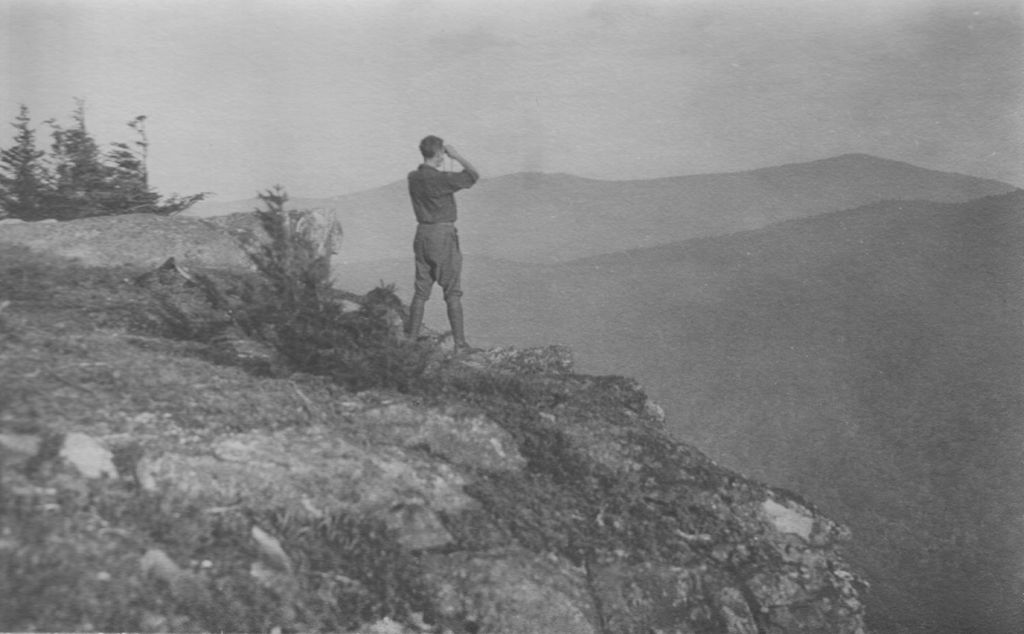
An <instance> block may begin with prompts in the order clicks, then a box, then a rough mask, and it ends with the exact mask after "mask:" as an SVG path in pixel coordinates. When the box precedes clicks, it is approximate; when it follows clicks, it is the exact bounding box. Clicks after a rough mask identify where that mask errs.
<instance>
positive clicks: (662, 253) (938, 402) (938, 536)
mask: <svg viewBox="0 0 1024 634" xmlns="http://www.w3.org/2000/svg"><path fill="white" fill-rule="evenodd" d="M480 265H481V266H480V269H481V270H479V271H477V275H478V276H480V277H479V278H478V279H480V280H485V279H486V278H487V275H488V272H487V266H486V262H481V263H480ZM472 266H473V265H472V262H469V263H468V264H467V270H471V267H472ZM518 273H519V274H520V275H521V276H522V277H517V276H516V275H511V274H508V273H505V274H504V275H503V277H501V278H494V279H496V280H497V279H500V283H498V282H496V283H495V285H496V286H497V288H489V287H487V285H486V284H485V283H484V282H483V281H481V282H480V283H479V284H478V285H477V286H475V287H474V286H473V285H469V284H467V288H468V289H469V290H468V292H467V302H466V304H467V315H468V317H467V319H468V320H469V321H470V323H471V324H472V328H471V332H473V331H474V330H475V331H476V333H478V335H477V336H478V337H479V338H481V340H483V341H487V342H492V343H501V342H505V341H512V340H518V341H523V342H537V343H540V342H545V341H551V340H556V341H564V342H566V343H568V344H570V345H572V346H573V347H574V349H575V350H576V351H577V352H578V357H579V360H580V364H581V366H582V367H584V368H586V369H587V370H588V371H602V370H603V369H605V368H609V367H615V368H619V369H621V371H623V372H624V373H626V374H629V375H633V376H637V377H640V378H641V380H642V381H643V382H644V383H645V384H646V385H648V386H650V389H651V391H652V393H653V394H654V395H655V397H656V398H658V400H659V401H661V402H662V403H664V404H665V406H666V409H667V411H668V412H669V413H670V418H672V419H673V420H674V421H675V426H674V427H673V431H674V432H675V433H676V434H677V435H679V437H682V438H686V439H688V440H690V441H692V442H695V443H696V444H698V446H701V447H703V448H705V449H706V450H708V451H709V453H710V454H711V455H712V456H713V457H715V458H716V459H718V460H720V461H722V462H723V463H724V464H727V465H731V466H733V467H735V468H738V469H741V470H743V471H744V472H745V473H747V474H750V475H753V476H755V477H758V478H762V479H765V480H767V481H769V482H772V483H776V484H779V485H783V486H787V487H791V488H793V489H796V490H798V491H802V492H806V493H808V494H809V495H811V497H812V498H813V499H815V500H818V501H819V502H821V503H822V504H823V505H824V507H825V508H826V509H828V510H829V511H830V512H833V513H835V514H836V515H837V516H838V517H839V518H841V519H842V520H844V521H846V522H849V523H850V525H851V526H852V527H853V528H854V534H855V535H856V536H857V539H856V540H855V544H854V551H853V553H854V554H853V559H854V561H855V562H856V563H858V564H860V565H863V566H864V567H865V568H866V569H867V570H868V571H869V573H870V576H871V578H872V579H873V581H874V590H873V592H872V594H871V595H870V597H869V606H870V611H869V614H872V615H873V616H874V617H875V624H876V626H879V627H880V630H881V631H892V632H901V631H907V632H916V631H921V632H924V631H927V632H945V631H948V632H959V631H985V632H1015V631H1019V627H1018V626H1019V625H1020V624H1021V623H1022V618H1024V615H1022V614H1021V611H1020V602H1019V596H1020V592H1021V591H1024V566H1022V565H1021V564H1020V559H1019V556H1018V555H1019V553H1020V552H1024V521H1022V519H1021V518H1022V517H1024V494H1022V493H1021V491H1024V469H1022V468H1021V465H1022V464H1024V450H1022V447H1024V429H1022V428H1021V426H1020V421H1021V420H1024V381H1022V380H1021V378H1022V377H1024V285H1022V284H1021V280H1024V193H1022V192H1016V193H1013V194H1009V195H1005V196H998V197H989V198H984V199H979V200H974V201H971V202H968V203H963V204H936V203H928V202H923V201H908V202H903V203H896V202H886V203H878V204H874V205H869V206H866V207H863V208H859V209H855V210H849V211H844V212H838V213H834V214H828V215H821V216H817V217H814V218H808V219H803V220H794V221H790V222H785V223H780V224H777V225H773V226H772V227H769V228H766V229H762V230H759V231H753V232H746V233H740V234H735V235H731V236H721V237H715V238H708V239H700V240H692V241H687V242H683V243H679V244H674V245H667V246H662V247H656V248H652V249H645V250H636V251H630V252H626V253H620V254H613V255H607V256H601V257H596V258H589V259H585V260H580V261H576V262H572V263H568V264H564V265H559V266H551V267H540V268H539V269H536V270H533V269H529V268H520V269H519V270H518ZM470 298H474V299H473V300H472V301H473V303H472V304H470Z"/></svg>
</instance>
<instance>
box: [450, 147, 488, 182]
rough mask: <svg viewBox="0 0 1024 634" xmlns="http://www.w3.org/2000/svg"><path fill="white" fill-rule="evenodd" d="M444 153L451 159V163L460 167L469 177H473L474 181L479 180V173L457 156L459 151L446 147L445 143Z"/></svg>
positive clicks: (460, 156)
mask: <svg viewBox="0 0 1024 634" xmlns="http://www.w3.org/2000/svg"><path fill="white" fill-rule="evenodd" d="M444 153H445V154H447V155H448V156H450V157H452V160H453V161H456V162H458V164H459V165H461V166H462V169H464V170H466V171H467V172H469V174H470V176H472V177H473V180H474V181H477V180H480V172H478V171H476V168H475V167H473V164H472V163H470V162H469V161H467V160H466V158H465V157H464V156H462V155H461V154H459V151H458V150H456V149H455V146H454V145H448V144H447V143H445V145H444Z"/></svg>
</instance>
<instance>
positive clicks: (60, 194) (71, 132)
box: [48, 99, 111, 220]
mask: <svg viewBox="0 0 1024 634" xmlns="http://www.w3.org/2000/svg"><path fill="white" fill-rule="evenodd" d="M76 104H77V105H76V107H75V110H74V112H73V113H72V115H71V118H72V125H71V127H69V128H63V127H61V126H59V125H58V124H57V123H56V122H54V121H53V120H52V119H51V120H50V121H48V123H49V124H50V126H51V127H52V128H53V135H52V137H53V145H52V146H51V154H52V161H53V164H54V185H55V188H54V192H53V196H52V198H51V201H50V205H51V206H52V210H51V211H52V213H53V215H54V217H56V218H58V219H61V220H70V219H72V218H84V217H87V216H98V215H103V214H105V213H109V211H108V210H107V209H106V206H105V205H104V203H105V202H107V201H108V200H109V199H110V198H111V196H110V192H109V187H108V177H109V174H110V171H111V170H110V169H109V168H108V167H107V166H106V165H104V164H103V163H102V162H101V160H100V158H101V157H100V150H99V147H98V146H97V145H96V141H94V140H93V138H92V136H90V135H89V131H88V130H87V129H86V126H85V102H84V101H83V100H81V99H77V100H76Z"/></svg>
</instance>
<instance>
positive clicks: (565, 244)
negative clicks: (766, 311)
mask: <svg viewBox="0 0 1024 634" xmlns="http://www.w3.org/2000/svg"><path fill="white" fill-rule="evenodd" d="M1012 189H1013V188H1012V187H1011V186H1009V185H1006V184H1005V183H1000V182H997V181H991V180H985V179H979V178H974V177H969V176H964V175H959V174H948V173H943V172H937V171H932V170H926V169H922V168H918V167H915V166H912V165H909V164H907V163H901V162H898V161H891V160H886V159H881V158H877V157H872V156H867V155H860V154H848V155H843V156H839V157H835V158H831V159H825V160H820V161H813V162H810V163H799V164H793V165H784V166H780V167H770V168H765V169H760V170H754V171H749V172H738V173H733V174H710V175H700V176H680V177H672V178H660V179H653V180H639V181H598V180H590V179H585V178H579V177H575V176H568V175H564V174H539V173H527V174H513V175H509V176H501V177H497V178H485V179H484V180H482V181H481V182H480V183H478V184H477V185H476V186H475V187H474V188H473V189H470V190H468V191H466V192H463V193H461V194H459V205H460V210H461V211H460V220H459V231H460V233H461V235H462V237H463V240H462V242H463V247H464V251H465V252H466V253H467V254H469V255H486V256H488V257H492V258H499V259H505V260H511V261H517V262H565V261H569V260H573V259H576V258H580V257H584V256H589V255H597V254H602V253H612V252H617V251H624V250H627V249H633V248H638V247H647V246H654V245H658V244H666V243H671V242H677V241H680V240H686V239H690V238H697V237H704V236H714V235H721V234H727V233H733V232H736V231H741V230H750V229H756V228H759V227H764V226H766V225H769V224H772V223H775V222H779V221H782V220H787V219H792V218H800V217H805V216H810V215H816V214H820V213H827V212H831V211H838V210H841V209H849V208H852V207H857V206H861V205H865V204H868V203H872V202H877V201H880V200H909V199H921V200H931V201H937V202H961V201H965V200H969V199H971V198H978V197H981V196H986V195H994V194H1003V193H1007V192H1009V191H1011V190H1012ZM256 202H257V201H256V200H250V201H239V202H237V203H226V204H223V205H215V204H213V203H210V204H208V205H206V206H205V207H201V208H199V209H197V210H196V213H197V214H213V213H217V214H223V213H228V212H243V211H249V210H251V209H253V208H254V207H256ZM293 202H294V204H295V205H296V206H298V207H325V208H333V209H336V210H337V213H338V215H339V217H340V219H341V222H342V225H343V226H344V227H345V234H346V236H347V238H348V239H349V242H348V244H347V247H346V248H345V249H344V250H343V253H342V255H341V261H342V262H344V263H351V262H360V261H368V260H382V259H388V258H394V257H405V256H407V255H408V252H409V249H410V246H409V245H410V244H411V240H412V233H413V231H414V229H415V227H414V223H413V220H412V212H411V209H410V207H409V200H408V193H407V191H406V186H405V183H404V181H400V182H396V183H394V184H392V185H388V186H386V187H382V188H378V189H374V190H370V191H366V192H360V193H356V194H351V195H346V196H338V197H335V198H330V199H322V200H307V199H302V200H296V201H293Z"/></svg>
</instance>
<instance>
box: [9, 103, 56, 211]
mask: <svg viewBox="0 0 1024 634" xmlns="http://www.w3.org/2000/svg"><path fill="white" fill-rule="evenodd" d="M11 125H12V126H13V127H14V129H15V130H16V131H17V133H16V134H15V136H14V145H13V146H12V147H10V148H8V149H6V150H2V151H0V218H3V217H11V218H18V219H21V220H42V219H44V218H46V217H48V214H47V211H46V207H45V202H46V193H47V188H48V183H47V180H48V179H47V173H46V169H45V166H44V165H43V163H42V159H43V157H44V156H45V155H46V152H45V151H43V150H40V149H37V148H36V141H35V130H33V129H32V128H31V127H30V126H31V117H30V116H29V111H28V107H26V106H25V105H22V106H21V109H20V110H19V112H18V117H17V118H16V119H15V120H14V123H13V124H11Z"/></svg>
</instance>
